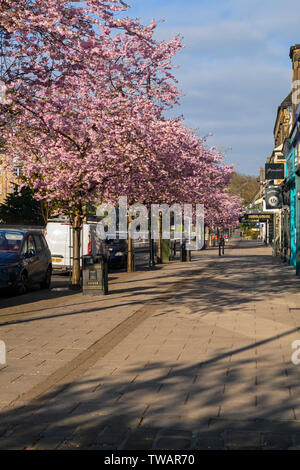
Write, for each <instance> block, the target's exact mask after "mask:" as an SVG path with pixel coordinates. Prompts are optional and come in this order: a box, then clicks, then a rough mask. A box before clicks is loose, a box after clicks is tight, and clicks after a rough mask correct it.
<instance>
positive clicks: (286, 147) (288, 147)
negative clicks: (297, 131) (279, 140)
mask: <svg viewBox="0 0 300 470" xmlns="http://www.w3.org/2000/svg"><path fill="white" fill-rule="evenodd" d="M292 150H293V145H292V142H291V141H290V139H285V141H284V142H283V147H282V153H283V155H284V156H285V157H288V156H289V154H290V153H291V151H292Z"/></svg>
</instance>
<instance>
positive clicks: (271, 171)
mask: <svg viewBox="0 0 300 470" xmlns="http://www.w3.org/2000/svg"><path fill="white" fill-rule="evenodd" d="M265 174H266V180H283V179H284V163H266V165H265Z"/></svg>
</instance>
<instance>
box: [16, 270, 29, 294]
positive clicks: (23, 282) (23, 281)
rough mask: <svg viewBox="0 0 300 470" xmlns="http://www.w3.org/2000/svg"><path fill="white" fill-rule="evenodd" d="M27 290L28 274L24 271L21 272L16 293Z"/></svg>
mask: <svg viewBox="0 0 300 470" xmlns="http://www.w3.org/2000/svg"><path fill="white" fill-rule="evenodd" d="M27 290H28V276H27V274H26V273H25V272H23V273H21V276H20V279H19V281H18V283H17V286H16V292H17V294H25V293H26V292H27Z"/></svg>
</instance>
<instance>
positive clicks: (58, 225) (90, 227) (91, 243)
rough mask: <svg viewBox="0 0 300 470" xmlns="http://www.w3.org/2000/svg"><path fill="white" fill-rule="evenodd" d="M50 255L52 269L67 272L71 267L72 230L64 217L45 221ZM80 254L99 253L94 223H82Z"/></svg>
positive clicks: (98, 242)
mask: <svg viewBox="0 0 300 470" xmlns="http://www.w3.org/2000/svg"><path fill="white" fill-rule="evenodd" d="M45 238H46V240H47V243H48V246H49V249H50V251H51V256H52V267H53V271H56V272H61V273H63V272H69V271H71V269H72V256H73V231H72V225H71V224H70V223H68V222H67V221H66V220H64V219H54V220H50V221H49V222H48V223H47V226H46V229H45ZM80 245H81V248H80V250H81V252H80V255H81V256H84V255H96V254H99V253H100V248H101V247H100V240H99V238H98V237H97V235H96V223H86V224H83V229H82V231H81V244H80Z"/></svg>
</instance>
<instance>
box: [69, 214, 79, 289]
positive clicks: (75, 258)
mask: <svg viewBox="0 0 300 470" xmlns="http://www.w3.org/2000/svg"><path fill="white" fill-rule="evenodd" d="M81 229H82V219H81V217H80V216H79V215H77V216H76V217H75V219H74V222H73V268H72V285H71V287H72V289H80V287H81V286H80V238H81V237H80V235H81Z"/></svg>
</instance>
